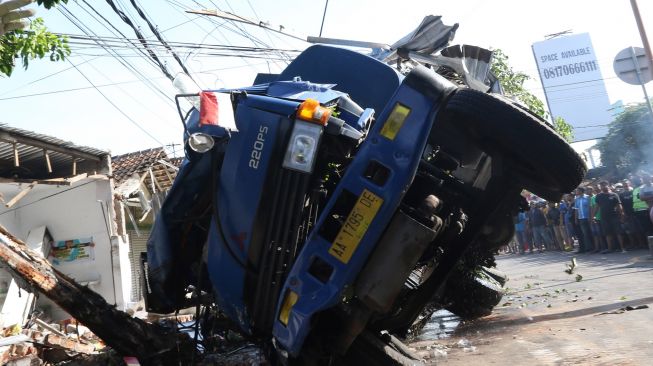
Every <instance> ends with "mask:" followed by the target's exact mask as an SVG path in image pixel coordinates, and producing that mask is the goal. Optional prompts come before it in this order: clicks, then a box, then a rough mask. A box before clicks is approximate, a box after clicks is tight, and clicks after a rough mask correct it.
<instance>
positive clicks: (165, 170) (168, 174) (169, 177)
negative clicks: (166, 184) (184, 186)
mask: <svg viewBox="0 0 653 366" xmlns="http://www.w3.org/2000/svg"><path fill="white" fill-rule="evenodd" d="M163 171H164V172H166V175H167V176H168V179H169V180H170V184H172V183H173V182H174V181H175V180H174V179H172V175H171V174H170V172H169V171H168V168H167V167H164V169H163Z"/></svg>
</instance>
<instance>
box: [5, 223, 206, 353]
mask: <svg viewBox="0 0 653 366" xmlns="http://www.w3.org/2000/svg"><path fill="white" fill-rule="evenodd" d="M0 261H2V262H4V263H5V264H6V265H7V269H8V270H9V271H10V272H11V273H12V275H13V276H14V277H15V278H19V279H21V281H24V282H25V283H26V285H27V286H30V288H31V289H33V290H38V291H39V292H40V293H42V294H44V295H45V296H47V297H48V298H49V299H50V300H52V301H54V302H55V303H56V304H57V305H59V306H61V307H62V308H63V309H64V310H65V311H66V312H67V313H68V314H71V315H73V316H74V318H75V319H76V320H75V321H71V322H69V324H68V325H70V324H72V325H73V326H72V327H71V326H66V324H64V325H63V326H61V325H52V324H48V323H47V322H45V321H43V320H42V319H38V318H36V319H32V320H33V321H32V320H30V321H29V322H28V324H30V323H31V325H30V326H29V327H27V329H24V330H22V329H21V327H20V325H13V326H10V327H7V328H5V329H4V330H3V333H2V334H3V335H4V338H0V344H2V343H1V342H2V341H5V343H8V345H7V346H5V347H6V348H3V349H2V351H3V352H2V357H4V358H6V360H5V359H4V358H3V360H4V361H3V364H4V363H5V361H6V362H9V361H11V362H14V361H17V360H22V359H24V358H25V357H28V360H26V361H25V362H28V363H25V364H28V365H29V364H31V363H29V362H31V360H32V359H34V357H37V356H34V357H32V355H34V354H35V353H37V352H34V351H35V350H36V351H38V350H39V349H41V350H42V351H44V350H46V349H59V350H64V351H65V354H78V355H79V354H84V355H93V354H94V353H97V351H98V349H99V348H98V347H97V344H102V342H99V339H102V341H103V342H104V343H106V344H107V345H108V346H110V347H111V348H113V349H114V350H115V351H116V352H117V353H119V354H122V355H132V356H134V357H137V358H138V359H139V360H147V361H148V362H149V363H152V364H154V363H156V364H177V363H178V362H180V357H183V356H180V355H192V354H193V348H192V346H191V342H189V341H188V340H189V337H188V335H186V334H184V333H174V332H169V331H166V329H165V328H164V327H162V326H160V325H159V324H153V323H148V322H145V321H144V320H141V319H138V318H133V317H131V316H130V315H128V314H127V313H125V312H122V311H119V310H117V309H116V308H115V307H114V306H113V305H110V304H108V303H107V302H106V301H105V300H104V299H103V298H102V296H100V295H99V294H97V293H95V292H93V291H92V290H90V289H89V288H88V287H85V286H82V285H80V284H78V283H76V282H75V281H74V280H73V279H71V278H69V277H67V276H66V275H64V274H62V273H60V272H58V271H57V270H56V269H55V268H53V267H52V266H51V265H50V263H49V262H48V261H47V260H45V259H44V258H43V257H42V256H39V255H36V254H35V253H34V252H33V251H32V250H30V249H29V248H27V246H26V245H25V244H24V243H23V242H22V241H20V240H19V239H17V238H15V237H14V236H13V235H11V233H9V232H8V231H7V230H6V229H5V228H3V227H1V226H0ZM77 321H79V323H83V324H84V326H83V327H81V329H82V332H81V333H82V334H80V331H79V330H80V326H79V325H78V324H77ZM87 329H88V331H87ZM69 331H73V332H72V333H66V332H69ZM91 332H92V333H91ZM19 334H22V335H24V336H27V337H28V339H26V340H23V341H21V340H22V339H23V338H12V339H11V340H10V341H8V340H7V339H6V338H7V337H14V336H18V335H19ZM95 335H96V336H97V337H99V338H97V337H95ZM14 340H15V341H17V343H15V344H10V343H12V342H13V341H14ZM94 341H95V343H93V342H94ZM171 354H173V355H174V356H173V357H171V356H170V355H171ZM21 362H23V361H21ZM36 362H37V363H36V364H38V360H36ZM182 363H183V362H182ZM21 364H23V363H21ZM91 364H92V363H91ZM96 364H97V363H96Z"/></svg>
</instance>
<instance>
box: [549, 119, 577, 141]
mask: <svg viewBox="0 0 653 366" xmlns="http://www.w3.org/2000/svg"><path fill="white" fill-rule="evenodd" d="M553 128H554V129H555V130H556V132H558V133H559V134H560V136H562V138H564V139H565V140H567V142H572V141H573V140H574V128H573V127H571V125H570V124H569V123H567V121H565V119H564V118H562V117H556V118H555V119H554V120H553Z"/></svg>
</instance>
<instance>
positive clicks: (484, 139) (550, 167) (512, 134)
mask: <svg viewBox="0 0 653 366" xmlns="http://www.w3.org/2000/svg"><path fill="white" fill-rule="evenodd" d="M444 115H445V116H447V117H448V120H450V121H451V124H452V125H453V126H458V127H460V128H462V129H464V131H465V132H466V134H467V135H468V136H471V137H472V139H473V140H475V141H476V142H477V143H478V144H479V146H481V147H482V148H483V149H484V150H486V151H488V152H489V153H491V152H492V151H498V152H500V153H502V154H504V155H506V157H508V158H509V159H510V160H512V161H513V162H515V163H517V167H518V168H519V169H518V170H519V172H518V173H517V175H518V177H519V178H520V181H521V182H522V184H523V185H524V187H523V188H525V189H527V190H529V191H531V192H533V193H535V194H537V195H538V196H540V197H542V198H545V199H547V200H558V199H559V198H560V196H561V195H562V194H564V193H567V192H571V191H572V190H573V189H575V188H576V187H577V186H578V185H579V184H580V183H581V181H582V179H583V177H584V176H585V173H586V172H587V167H586V166H585V163H584V162H583V160H582V159H581V157H580V156H579V155H578V154H577V153H576V152H575V151H574V150H573V149H572V148H571V146H570V145H569V144H568V143H567V142H566V141H565V140H564V139H563V138H562V137H561V136H560V135H558V133H557V132H555V130H553V128H552V127H550V126H549V125H548V124H547V123H546V122H545V121H544V120H543V119H541V118H540V117H538V116H537V115H535V114H533V113H532V112H530V111H528V110H526V109H525V108H523V107H522V106H520V105H518V104H517V103H515V102H513V101H511V100H510V99H508V98H505V97H503V96H501V95H497V94H488V93H483V92H479V91H476V90H472V89H459V90H458V91H456V92H455V93H454V94H453V95H452V96H451V98H450V99H449V101H448V103H447V105H446V106H445V107H444Z"/></svg>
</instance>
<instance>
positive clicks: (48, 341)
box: [0, 318, 105, 365]
mask: <svg viewBox="0 0 653 366" xmlns="http://www.w3.org/2000/svg"><path fill="white" fill-rule="evenodd" d="M104 348H105V345H104V343H103V342H102V341H101V340H100V339H99V338H98V337H97V336H96V335H95V334H94V333H93V332H91V331H90V330H89V329H88V328H87V327H85V326H83V325H81V324H78V323H77V322H76V321H75V320H74V319H71V320H68V321H64V322H60V323H47V322H45V321H43V320H41V319H39V318H33V319H32V320H30V321H29V322H28V324H27V326H26V327H25V328H24V329H23V327H21V326H20V325H13V326H10V327H6V328H4V329H3V330H2V337H0V364H2V365H40V364H42V363H48V364H56V363H59V362H63V361H69V360H72V359H74V358H76V357H79V355H95V354H98V353H99V352H100V351H102V350H103V349H104Z"/></svg>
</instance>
